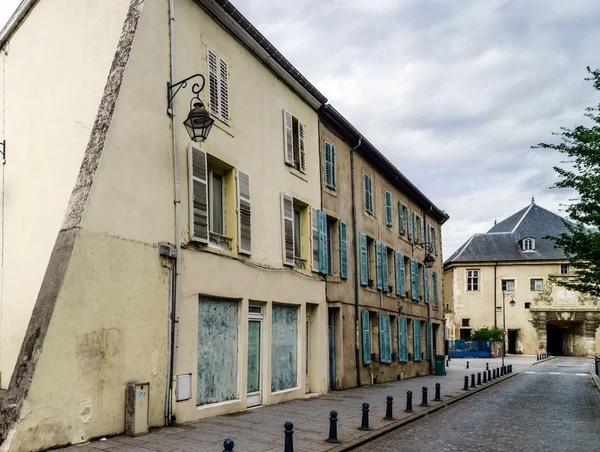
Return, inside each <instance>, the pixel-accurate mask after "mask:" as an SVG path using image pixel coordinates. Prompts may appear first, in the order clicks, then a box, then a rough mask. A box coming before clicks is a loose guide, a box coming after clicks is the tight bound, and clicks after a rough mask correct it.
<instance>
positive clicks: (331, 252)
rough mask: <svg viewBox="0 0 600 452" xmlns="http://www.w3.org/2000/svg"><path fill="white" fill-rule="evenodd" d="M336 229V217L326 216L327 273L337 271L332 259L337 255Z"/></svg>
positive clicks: (337, 238)
mask: <svg viewBox="0 0 600 452" xmlns="http://www.w3.org/2000/svg"><path fill="white" fill-rule="evenodd" d="M338 230H339V226H338V220H337V219H336V218H332V217H327V257H328V259H327V274H329V275H333V274H335V273H337V268H335V262H334V260H335V256H339V250H338V243H339V237H338Z"/></svg>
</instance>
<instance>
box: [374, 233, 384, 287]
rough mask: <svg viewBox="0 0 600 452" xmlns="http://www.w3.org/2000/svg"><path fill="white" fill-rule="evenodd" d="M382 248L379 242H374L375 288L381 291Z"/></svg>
mask: <svg viewBox="0 0 600 452" xmlns="http://www.w3.org/2000/svg"><path fill="white" fill-rule="evenodd" d="M382 248H383V245H382V243H381V242H380V241H379V240H376V241H375V271H376V273H377V288H378V289H379V290H382V288H383V263H382V259H381V254H382V253H381V249H382Z"/></svg>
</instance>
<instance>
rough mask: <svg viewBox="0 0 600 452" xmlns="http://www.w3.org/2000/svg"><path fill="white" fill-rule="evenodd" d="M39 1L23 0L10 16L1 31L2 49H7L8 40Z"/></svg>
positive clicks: (0, 42)
mask: <svg viewBox="0 0 600 452" xmlns="http://www.w3.org/2000/svg"><path fill="white" fill-rule="evenodd" d="M37 2H38V0H23V1H22V2H21V4H20V5H19V6H17V9H16V11H15V12H14V13H13V15H12V16H10V19H8V22H7V23H6V25H4V27H3V28H2V30H0V49H3V48H4V47H6V44H7V42H8V40H9V39H10V38H11V36H12V35H13V34H14V33H15V31H17V28H19V26H20V25H21V24H22V23H23V21H24V20H25V18H26V17H27V15H28V14H29V12H30V11H31V10H32V9H33V7H34V6H35V5H36V4H37Z"/></svg>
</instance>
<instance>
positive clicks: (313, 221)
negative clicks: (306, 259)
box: [310, 207, 319, 273]
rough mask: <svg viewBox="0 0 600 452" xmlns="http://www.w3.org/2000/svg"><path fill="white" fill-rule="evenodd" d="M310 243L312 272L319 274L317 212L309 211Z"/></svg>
mask: <svg viewBox="0 0 600 452" xmlns="http://www.w3.org/2000/svg"><path fill="white" fill-rule="evenodd" d="M310 241H311V249H312V271H314V272H317V273H319V211H318V210H317V209H314V208H312V207H311V209H310Z"/></svg>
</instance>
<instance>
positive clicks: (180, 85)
mask: <svg viewBox="0 0 600 452" xmlns="http://www.w3.org/2000/svg"><path fill="white" fill-rule="evenodd" d="M196 77H200V78H201V79H202V85H199V84H198V83H194V84H193V85H192V93H194V96H193V97H192V98H191V99H190V110H191V109H192V103H193V102H194V100H196V101H197V102H200V103H201V104H202V101H201V100H200V93H201V92H202V90H203V89H204V85H206V80H205V78H204V76H203V75H202V74H194V75H192V76H190V77H188V78H186V79H184V80H182V81H180V82H177V83H173V84H172V85H171V83H170V82H167V113H168V115H169V116H173V99H174V98H175V96H176V95H177V93H178V92H179V90H180V89H181V88H185V87H187V82H188V81H189V80H191V79H193V78H196ZM175 88H176V89H175ZM174 89H175V91H173V90H174ZM202 105H203V106H204V104H202Z"/></svg>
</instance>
